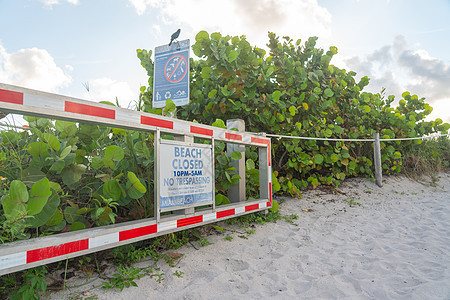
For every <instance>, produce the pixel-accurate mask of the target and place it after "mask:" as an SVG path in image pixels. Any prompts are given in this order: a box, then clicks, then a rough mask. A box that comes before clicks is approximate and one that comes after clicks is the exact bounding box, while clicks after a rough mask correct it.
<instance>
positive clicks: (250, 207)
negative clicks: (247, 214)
mask: <svg viewBox="0 0 450 300" xmlns="http://www.w3.org/2000/svg"><path fill="white" fill-rule="evenodd" d="M258 208H259V204H253V205H248V206H246V207H245V211H252V210H255V209H258Z"/></svg>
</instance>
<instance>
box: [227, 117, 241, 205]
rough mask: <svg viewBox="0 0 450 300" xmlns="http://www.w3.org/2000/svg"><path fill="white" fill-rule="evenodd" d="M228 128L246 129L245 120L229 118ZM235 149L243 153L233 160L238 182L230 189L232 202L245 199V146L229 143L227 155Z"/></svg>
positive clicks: (232, 164)
mask: <svg viewBox="0 0 450 300" xmlns="http://www.w3.org/2000/svg"><path fill="white" fill-rule="evenodd" d="M227 128H228V129H232V128H236V129H237V130H238V131H245V122H244V120H241V119H232V120H227ZM234 151H239V152H240V153H241V154H242V157H241V159H240V160H231V166H232V167H235V168H236V171H235V173H236V174H238V175H239V176H240V177H241V179H239V183H238V184H233V185H232V186H231V188H230V189H229V190H228V199H229V200H230V202H231V203H233V202H242V201H245V146H244V145H237V144H227V155H228V156H231V153H233V152H234Z"/></svg>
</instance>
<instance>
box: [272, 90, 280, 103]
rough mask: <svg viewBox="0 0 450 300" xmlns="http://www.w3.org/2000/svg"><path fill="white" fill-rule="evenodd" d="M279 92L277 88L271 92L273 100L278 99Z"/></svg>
mask: <svg viewBox="0 0 450 300" xmlns="http://www.w3.org/2000/svg"><path fill="white" fill-rule="evenodd" d="M280 97H281V92H280V91H279V90H276V91H274V92H273V93H272V98H273V100H274V101H275V102H278V101H280Z"/></svg>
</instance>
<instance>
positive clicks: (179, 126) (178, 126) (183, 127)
mask: <svg viewBox="0 0 450 300" xmlns="http://www.w3.org/2000/svg"><path fill="white" fill-rule="evenodd" d="M173 129H174V130H177V131H181V132H185V133H189V132H190V125H189V124H186V123H184V122H176V121H174V122H173Z"/></svg>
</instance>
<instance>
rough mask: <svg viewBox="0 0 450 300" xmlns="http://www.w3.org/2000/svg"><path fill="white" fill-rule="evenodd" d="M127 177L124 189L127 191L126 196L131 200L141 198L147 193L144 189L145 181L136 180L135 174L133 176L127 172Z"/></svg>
mask: <svg viewBox="0 0 450 300" xmlns="http://www.w3.org/2000/svg"><path fill="white" fill-rule="evenodd" d="M127 177H128V181H127V184H126V187H125V188H126V190H127V193H128V196H129V197H130V198H131V199H139V198H141V197H142V196H143V195H144V193H145V192H146V191H147V188H146V187H145V181H144V180H143V179H139V178H137V176H136V174H134V173H133V172H128V173H127Z"/></svg>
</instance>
